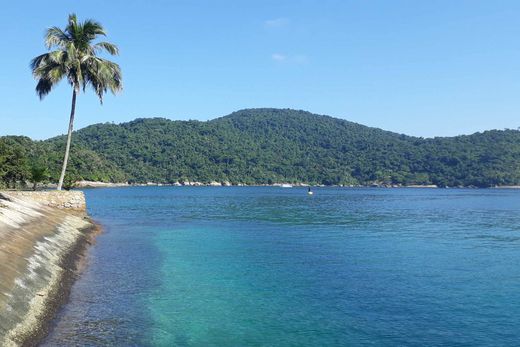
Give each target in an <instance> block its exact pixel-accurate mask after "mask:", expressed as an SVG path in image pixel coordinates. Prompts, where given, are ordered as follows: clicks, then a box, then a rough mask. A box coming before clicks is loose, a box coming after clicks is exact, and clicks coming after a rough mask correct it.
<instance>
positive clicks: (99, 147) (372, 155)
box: [0, 109, 520, 187]
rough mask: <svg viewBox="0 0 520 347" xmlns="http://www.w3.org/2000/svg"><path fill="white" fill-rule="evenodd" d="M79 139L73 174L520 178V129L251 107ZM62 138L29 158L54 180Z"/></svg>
mask: <svg viewBox="0 0 520 347" xmlns="http://www.w3.org/2000/svg"><path fill="white" fill-rule="evenodd" d="M74 136H75V138H76V143H75V144H74V145H73V147H72V151H73V153H74V155H73V158H75V159H74V161H73V163H71V167H72V168H71V173H70V175H71V177H74V178H76V179H87V180H99V181H112V182H121V181H127V180H128V181H130V182H143V183H144V182H149V181H152V182H158V183H173V182H176V181H186V180H189V181H200V182H211V181H221V182H222V181H229V182H232V183H246V184H269V183H275V182H289V183H297V182H302V183H310V184H325V185H339V184H342V185H358V184H360V185H370V184H400V185H411V184H436V185H438V186H441V187H444V186H450V187H453V186H478V187H489V186H495V185H519V184H520V131H517V130H491V131H486V132H483V133H476V134H473V135H465V136H456V137H438V138H429V139H423V138H418V137H412V136H406V135H401V134H396V133H392V132H388V131H384V130H381V129H376V128H370V127H366V126H363V125H360V124H356V123H352V122H349V121H346V120H342V119H336V118H332V117H328V116H321V115H315V114H311V113H308V112H304V111H295V110H288V109H248V110H242V111H238V112H235V113H232V114H231V115H229V116H226V117H222V118H217V119H214V120H211V121H205V122H202V121H171V120H168V119H163V118H148V119H144V118H143V119H136V120H134V121H132V122H128V123H123V124H110V123H106V124H96V125H92V126H89V127H87V128H84V129H81V130H79V131H77V132H75V135H74ZM24 139H25V140H24V141H30V140H29V139H27V138H24ZM2 140H3V141H5V140H11V139H6V138H3V139H2ZM64 141H65V137H64V136H59V137H56V138H52V139H49V140H46V141H43V142H32V145H31V146H29V147H28V148H30V150H26V151H25V152H24V153H26V156H28V159H27V160H28V161H29V162H30V161H31V160H32V159H31V156H32V157H33V158H41V157H43V158H45V160H46V162H47V163H48V165H49V174H50V176H51V178H53V179H55V178H56V172H57V170H56V165H57V164H58V161H59V159H58V156H57V153H58V152H59V149H60V148H62V146H63V143H64ZM0 143H1V142H0ZM1 148H2V147H0V151H1ZM36 150H37V151H40V154H35V151H36ZM1 158H2V154H1V152H0V160H2V159H1ZM0 167H1V166H0ZM0 170H1V169H0Z"/></svg>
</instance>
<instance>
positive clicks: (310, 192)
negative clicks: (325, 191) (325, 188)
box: [307, 187, 314, 195]
mask: <svg viewBox="0 0 520 347" xmlns="http://www.w3.org/2000/svg"><path fill="white" fill-rule="evenodd" d="M307 194H309V195H313V194H314V192H313V191H312V190H311V187H309V189H308V190H307Z"/></svg>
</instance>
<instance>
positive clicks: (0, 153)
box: [0, 136, 32, 188]
mask: <svg viewBox="0 0 520 347" xmlns="http://www.w3.org/2000/svg"><path fill="white" fill-rule="evenodd" d="M31 143H32V141H31V140H30V139H29V138H27V137H22V136H16V137H15V136H13V137H1V138H0V185H1V186H3V187H6V188H16V187H17V185H22V186H23V185H25V180H26V179H27V178H28V177H29V164H28V156H27V154H28V149H29V147H30V145H31Z"/></svg>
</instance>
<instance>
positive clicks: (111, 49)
mask: <svg viewBox="0 0 520 347" xmlns="http://www.w3.org/2000/svg"><path fill="white" fill-rule="evenodd" d="M94 50H95V51H103V50H104V51H106V52H107V53H108V54H110V55H118V54H119V48H117V46H116V45H114V44H113V43H110V42H98V43H96V44H95V45H94Z"/></svg>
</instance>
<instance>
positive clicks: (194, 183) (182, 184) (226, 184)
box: [47, 181, 520, 189]
mask: <svg viewBox="0 0 520 347" xmlns="http://www.w3.org/2000/svg"><path fill="white" fill-rule="evenodd" d="M162 186H173V187H288V186H290V187H337V188H420V189H424V188H431V189H520V185H503V186H491V187H478V186H456V187H442V186H437V185H435V184H408V185H401V184H386V183H372V184H365V185H363V184H355V185H324V184H316V185H313V184H309V183H304V182H297V183H287V182H281V183H272V184H247V183H235V182H233V183H231V182H229V181H223V182H218V181H212V182H209V183H207V182H198V181H184V182H175V183H161V182H147V183H128V182H114V183H112V182H97V181H78V182H76V184H75V188H87V189H90V188H122V187H162ZM52 187H53V186H52V185H49V186H47V188H52Z"/></svg>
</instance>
